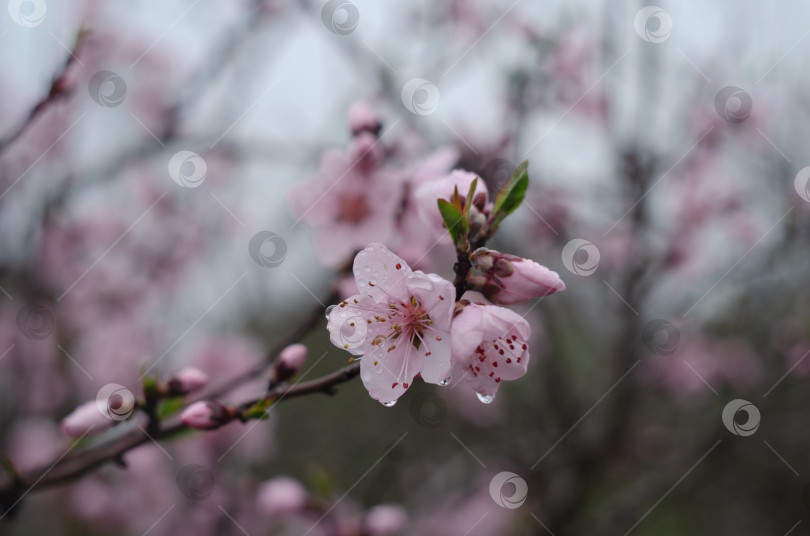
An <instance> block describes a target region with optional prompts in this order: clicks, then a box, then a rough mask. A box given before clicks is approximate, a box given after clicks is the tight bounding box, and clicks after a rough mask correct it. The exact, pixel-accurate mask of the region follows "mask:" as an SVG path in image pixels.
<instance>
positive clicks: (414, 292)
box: [327, 244, 455, 405]
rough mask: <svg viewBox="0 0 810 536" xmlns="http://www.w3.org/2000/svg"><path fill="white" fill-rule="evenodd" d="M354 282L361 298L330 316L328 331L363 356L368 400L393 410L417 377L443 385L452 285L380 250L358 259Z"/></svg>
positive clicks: (366, 252) (374, 247)
mask: <svg viewBox="0 0 810 536" xmlns="http://www.w3.org/2000/svg"><path fill="white" fill-rule="evenodd" d="M354 277H355V279H356V281H357V287H358V288H359V289H360V294H358V295H356V296H352V297H351V298H349V299H347V300H345V301H343V302H341V303H340V304H339V305H338V306H336V307H334V308H333V309H332V310H331V312H330V313H329V322H328V324H327V329H328V330H329V335H330V339H331V341H332V343H333V344H334V345H335V346H338V347H339V348H344V349H346V350H348V351H349V352H351V353H353V354H355V355H362V356H363V358H362V360H361V363H360V378H361V379H362V381H363V385H365V387H366V389H368V392H369V394H370V395H371V396H372V398H374V399H375V400H378V401H379V402H382V403H383V404H389V405H390V404H393V403H394V402H395V401H396V400H397V399H398V398H399V397H400V396H402V394H403V393H404V392H405V390H406V389H407V388H408V386H409V385H410V384H411V382H412V381H413V378H414V377H415V376H416V375H417V374H420V373H421V375H422V379H423V380H424V381H426V382H428V383H437V384H438V383H443V382H444V381H445V380H447V379H448V377H449V375H450V372H451V369H452V362H451V357H450V331H449V330H450V321H451V319H452V314H453V307H454V303H455V302H454V293H455V289H454V287H453V285H452V283H450V282H449V281H447V280H445V279H442V278H441V277H439V276H437V275H435V274H425V273H423V272H421V271H416V272H414V271H412V270H411V268H410V267H409V266H408V265H407V264H406V263H405V261H404V260H402V259H400V258H399V257H397V256H396V255H394V254H393V253H391V252H390V251H389V250H388V248H386V247H385V246H384V245H382V244H371V245H369V246H368V247H367V248H366V249H364V250H363V251H361V252H360V253H358V254H357V257H355V259H354Z"/></svg>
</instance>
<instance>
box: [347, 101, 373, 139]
mask: <svg viewBox="0 0 810 536" xmlns="http://www.w3.org/2000/svg"><path fill="white" fill-rule="evenodd" d="M349 127H350V128H351V129H352V134H353V135H355V136H357V135H358V134H359V133H361V132H363V131H369V132H371V133H372V134H374V135H377V133H379V131H380V118H379V116H378V115H377V111H376V110H375V109H374V108H373V107H372V106H371V104H370V103H369V102H368V101H364V100H358V101H355V102H354V103H352V105H351V107H349Z"/></svg>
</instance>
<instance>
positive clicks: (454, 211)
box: [437, 199, 467, 244]
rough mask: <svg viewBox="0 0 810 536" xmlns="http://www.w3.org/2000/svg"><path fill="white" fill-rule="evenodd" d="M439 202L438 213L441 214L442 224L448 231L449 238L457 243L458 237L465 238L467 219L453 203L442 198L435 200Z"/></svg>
mask: <svg viewBox="0 0 810 536" xmlns="http://www.w3.org/2000/svg"><path fill="white" fill-rule="evenodd" d="M437 201H438V203H439V213H440V214H441V215H442V220H444V225H445V227H447V230H448V231H449V232H450V238H452V239H453V243H454V244H458V242H459V238H464V239H466V238H467V220H466V219H465V218H464V215H463V214H462V213H461V210H460V209H459V208H458V207H457V206H455V205H454V204H453V203H450V202H448V201H445V200H444V199H439V200H437Z"/></svg>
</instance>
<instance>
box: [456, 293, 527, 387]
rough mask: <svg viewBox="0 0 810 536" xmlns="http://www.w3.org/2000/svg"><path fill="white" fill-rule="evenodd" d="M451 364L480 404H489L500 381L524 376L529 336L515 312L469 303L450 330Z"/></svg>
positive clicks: (520, 318)
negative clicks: (457, 370)
mask: <svg viewBox="0 0 810 536" xmlns="http://www.w3.org/2000/svg"><path fill="white" fill-rule="evenodd" d="M450 334H451V340H452V347H453V361H454V362H455V364H456V365H457V366H458V367H459V368H461V370H462V371H463V372H464V377H465V378H466V380H467V382H468V383H469V384H470V385H471V386H472V388H473V389H475V392H476V393H477V394H478V397H479V398H480V399H481V401H482V402H491V401H492V398H493V397H494V396H495V394H496V393H497V392H498V387H499V385H500V383H501V381H503V380H516V379H518V378H520V377H522V376H523V375H525V374H526V370H527V367H528V365H529V349H528V345H527V344H526V341H527V340H528V339H529V336H530V335H531V328H530V327H529V323H528V322H527V321H526V319H524V318H523V317H522V316H520V315H519V314H517V313H516V312H514V311H512V310H510V309H506V308H505V307H498V306H497V305H488V304H485V303H480V302H479V303H470V304H469V305H467V306H466V307H464V309H462V310H461V312H460V313H458V314H457V315H456V317H455V318H454V319H453V324H452V326H451V327H450Z"/></svg>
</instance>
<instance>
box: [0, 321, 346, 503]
mask: <svg viewBox="0 0 810 536" xmlns="http://www.w3.org/2000/svg"><path fill="white" fill-rule="evenodd" d="M322 315H323V310H322V309H320V308H317V309H315V310H313V311H312V313H311V314H310V315H309V316H308V317H307V318H305V319H304V321H303V322H302V323H301V324H300V325H299V326H298V327H297V328H296V329H294V330H293V331H292V332H291V333H289V334H288V335H287V336H286V337H284V338H283V340H281V341H280V342H279V343H278V344H277V345H276V346H275V348H274V349H272V350H271V352H270V353H269V355H270V356H271V359H272V358H275V359H272V365H271V369H270V373H269V386H268V389H267V391H266V392H265V393H264V394H263V395H262V396H261V397H258V398H254V399H251V400H247V401H245V402H242V403H240V404H238V405H236V406H230V405H227V406H226V405H224V404H222V403H220V402H218V401H217V400H216V399H217V398H218V397H220V396H222V395H224V394H226V393H228V392H229V391H231V390H232V389H234V388H235V387H237V386H239V385H241V384H243V383H245V382H246V381H248V380H250V379H252V378H255V377H257V376H259V375H260V374H262V373H264V371H265V370H266V369H267V364H266V363H265V364H262V365H260V366H257V367H255V368H253V369H251V370H248V371H247V372H245V373H243V374H240V375H239V376H237V377H235V378H232V379H230V380H228V381H226V382H224V383H222V384H220V385H218V386H216V387H214V388H213V389H211V390H209V391H208V392H204V393H200V391H203V388H204V386H205V384H206V383H207V377H205V375H204V374H203V373H202V372H201V371H198V370H196V369H181V370H180V371H178V372H176V373H175V374H173V375H172V376H171V377H170V378H169V379H168V380H165V381H158V380H157V379H155V378H152V377H147V378H145V379H144V385H143V387H144V396H143V398H142V399H141V400H137V401H136V400H129V399H127V396H126V394H125V395H124V396H121V395H118V394H114V395H112V396H110V397H109V398H108V399H107V400H105V402H104V404H102V405H103V406H104V407H103V408H99V405H98V404H99V403H98V401H96V400H94V401H90V402H86V403H84V404H82V405H80V406H79V407H78V408H76V410H74V411H73V413H71V414H70V415H69V416H67V417H66V418H65V419H64V420H63V422H62V430H63V431H64V432H65V433H66V434H67V435H69V436H72V437H77V438H79V441H81V440H83V439H85V438H86V437H88V436H90V435H94V434H98V433H101V432H104V431H106V430H107V429H109V428H112V427H113V426H116V425H117V426H121V425H123V424H124V423H126V422H130V421H132V420H135V418H137V417H136V416H137V415H139V413H138V412H136V411H134V410H135V409H140V410H141V411H142V412H143V414H145V415H147V418H148V420H147V425H146V428H144V427H142V426H140V425H137V426H134V427H133V428H131V429H130V430H128V431H127V432H126V433H124V434H123V435H117V436H112V437H110V438H109V439H106V440H102V441H101V442H98V443H96V444H93V445H92V446H88V447H86V448H82V449H80V450H78V451H76V452H72V449H73V448H75V447H76V446H77V445H79V441H77V442H76V443H74V445H73V446H72V447H70V450H69V451H68V453H65V454H62V455H61V456H59V457H57V458H56V459H55V460H53V461H51V462H49V463H47V464H44V465H43V466H42V467H39V468H36V469H33V470H30V471H17V470H16V469H15V468H14V465H13V463H12V461H11V460H8V459H7V458H5V457H3V458H2V460H0V462H2V468H3V469H4V471H3V472H2V473H0V515H4V514H6V513H7V512H9V511H13V510H14V509H15V508H16V507H17V506H19V504H20V502H22V499H23V498H24V497H25V496H26V495H27V494H28V493H29V492H31V491H41V490H45V489H48V488H51V487H54V486H57V485H60V484H64V483H67V482H70V481H72V480H75V479H77V478H79V477H81V476H83V475H86V474H88V473H90V472H91V471H93V470H95V469H97V468H99V467H101V466H103V465H106V464H107V463H111V462H112V463H117V464H119V465H121V466H125V462H124V454H126V453H127V452H128V451H130V450H132V449H134V448H136V447H138V446H140V445H143V444H144V443H147V442H149V441H159V440H166V439H171V438H173V437H175V436H176V435H177V434H178V433H179V432H182V431H184V430H188V429H192V428H197V429H202V428H207V429H213V428H218V427H219V426H221V425H223V424H225V422H229V421H230V420H233V418H238V419H240V420H243V421H244V420H248V419H250V418H261V417H262V416H263V415H264V414H266V410H268V409H269V408H270V406H271V405H273V404H275V403H277V402H280V401H282V400H288V399H291V398H296V397H300V396H305V395H310V394H316V393H321V394H327V395H334V394H335V393H336V392H337V386H338V385H339V384H341V383H345V382H347V381H349V380H351V379H352V378H354V377H355V376H357V375H358V373H359V364H358V363H355V364H352V365H349V366H347V367H344V368H342V369H340V370H338V371H335V372H332V373H331V374H327V375H325V376H322V377H320V378H316V379H313V380H310V381H306V382H297V383H295V384H292V385H291V384H289V383H288V382H287V380H289V379H290V378H292V377H293V376H294V375H295V374H296V373H297V372H299V371H300V370H301V368H302V367H303V365H304V363H305V360H306V347H304V346H303V345H300V344H290V343H291V342H294V341H297V340H300V339H301V338H302V337H303V335H305V334H306V333H307V332H309V331H310V330H311V329H312V328H313V327H315V326H316V325H317V324H318V323H319V321H320V319H321V318H322ZM198 393H200V394H198ZM189 394H191V395H195V396H192V397H187V395H189ZM130 395H131V394H130ZM178 397H186V398H187V399H186V402H187V403H189V405H188V407H187V408H186V409H185V411H184V412H183V413H182V415H181V416H179V417H178V416H175V417H172V418H169V419H166V420H165V421H161V419H160V417H159V413H160V412H159V411H158V410H159V405H160V404H161V403H162V402H166V403H169V402H171V401H178V400H180V401H182V400H183V399H181V398H178ZM201 405H202V406H205V407H207V408H208V407H212V408H217V409H218V410H219V413H217V415H218V416H219V418H220V420H221V422H219V423H218V425H217V426H200V425H198V424H199V423H200V421H198V420H195V419H193V418H192V417H195V416H196V417H197V418H198V417H199V408H200V407H201ZM258 407H261V408H263V409H262V412H261V413H259V412H258V411H257V409H256V408H258ZM110 414H112V415H115V414H120V415H124V418H122V419H114V418H109V417H108V416H107V415H110ZM183 415H185V416H186V417H183ZM210 417H211V415H209V420H210ZM228 417H231V418H228ZM204 424H209V425H210V424H211V423H210V422H208V423H204Z"/></svg>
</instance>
